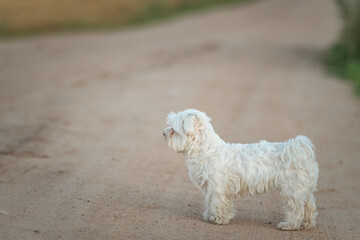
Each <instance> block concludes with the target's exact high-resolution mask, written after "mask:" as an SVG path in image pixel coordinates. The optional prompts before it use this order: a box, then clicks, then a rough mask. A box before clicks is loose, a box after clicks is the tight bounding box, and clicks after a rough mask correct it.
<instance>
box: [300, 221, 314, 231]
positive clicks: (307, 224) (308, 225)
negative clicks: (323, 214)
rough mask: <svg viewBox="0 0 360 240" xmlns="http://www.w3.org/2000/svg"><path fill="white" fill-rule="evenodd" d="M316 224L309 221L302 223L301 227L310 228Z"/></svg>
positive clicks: (303, 228)
mask: <svg viewBox="0 0 360 240" xmlns="http://www.w3.org/2000/svg"><path fill="white" fill-rule="evenodd" d="M314 227H315V226H314V225H312V224H311V223H308V222H304V223H303V224H301V227H300V229H301V230H310V229H312V228H314Z"/></svg>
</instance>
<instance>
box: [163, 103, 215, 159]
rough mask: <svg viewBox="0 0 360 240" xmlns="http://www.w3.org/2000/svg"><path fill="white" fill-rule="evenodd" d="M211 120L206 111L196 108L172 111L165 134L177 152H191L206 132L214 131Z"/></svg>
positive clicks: (171, 146)
mask: <svg viewBox="0 0 360 240" xmlns="http://www.w3.org/2000/svg"><path fill="white" fill-rule="evenodd" d="M210 120H211V119H210V118H209V117H208V116H206V114H205V113H203V112H200V111H198V110H195V109H188V110H185V111H183V112H179V113H174V112H171V113H170V114H169V115H168V117H167V124H168V125H169V127H167V128H165V129H164V131H163V135H164V137H165V139H166V140H167V141H168V145H169V147H170V148H172V149H174V150H175V151H176V152H189V151H190V150H194V149H196V148H198V147H199V145H201V143H202V138H203V137H204V136H205V135H206V133H208V132H209V131H213V129H212V126H211V124H210Z"/></svg>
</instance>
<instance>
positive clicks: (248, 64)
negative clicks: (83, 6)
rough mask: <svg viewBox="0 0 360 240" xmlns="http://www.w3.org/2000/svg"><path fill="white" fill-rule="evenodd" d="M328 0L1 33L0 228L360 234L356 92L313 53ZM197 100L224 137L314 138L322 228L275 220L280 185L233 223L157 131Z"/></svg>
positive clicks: (79, 235) (326, 22)
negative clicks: (221, 218)
mask: <svg viewBox="0 0 360 240" xmlns="http://www.w3.org/2000/svg"><path fill="white" fill-rule="evenodd" d="M339 30H340V20H339V18H338V15H337V12H336V8H335V6H334V4H333V1H330V0H302V1H298V0H267V1H257V2H256V3H252V4H246V5H236V6H231V7H225V8H221V9H217V10H211V11H207V12H201V13H197V14H196V15H188V16H183V17H181V18H177V19H173V20H170V21H168V22H166V23H161V24H160V23H159V24H155V25H151V26H144V27H141V28H133V29H130V30H124V31H119V32H111V33H110V32H107V33H82V34H65V35H64V34H60V35H47V36H41V37H34V38H28V39H25V40H12V41H10V40H7V41H2V42H1V43H0V84H1V85H0V86H1V87H0V239H4V240H7V239H359V238H360V226H359V223H360V211H359V208H360V201H359V199H360V187H359V182H360V177H359V176H360V162H359V160H360V159H359V155H360V102H359V100H358V99H357V98H356V96H355V95H354V94H353V92H352V89H351V87H350V86H348V85H346V84H345V83H343V82H341V81H338V80H337V79H334V78H332V77H331V76H329V75H328V74H326V72H325V71H324V69H323V67H322V65H321V64H320V62H319V57H320V56H321V53H322V51H323V50H324V49H325V48H326V47H327V46H329V44H331V42H332V41H334V40H335V39H336V37H337V35H338V33H339ZM189 107H191V108H198V109H200V110H203V111H205V112H206V113H207V114H208V115H209V116H210V117H212V123H213V125H214V128H215V130H216V131H217V132H218V134H219V135H220V136H222V137H223V138H224V139H225V140H226V141H229V142H242V143H248V142H257V141H259V140H261V139H266V140H268V141H283V140H285V139H287V138H290V137H294V136H296V135H297V134H305V135H307V136H309V137H310V138H311V139H313V142H314V144H315V145H316V149H317V160H318V162H319V166H320V178H319V186H318V192H317V193H316V198H317V206H318V210H319V215H318V226H317V227H316V228H315V229H313V230H310V231H293V232H284V231H279V230H277V229H276V224H277V223H278V222H279V221H281V220H282V218H283V217H284V215H283V212H282V209H281V204H280V201H279V200H280V198H279V193H278V192H277V191H273V192H270V193H267V194H264V195H260V196H254V197H248V198H245V199H241V200H239V201H238V202H237V203H236V206H237V214H236V217H235V218H234V219H233V220H232V221H231V222H230V224H229V225H224V226H218V225H213V224H210V223H207V222H205V221H203V220H202V218H201V213H202V211H203V205H202V202H203V198H202V196H201V194H200V193H199V192H198V190H197V189H195V187H194V186H193V185H192V183H191V182H190V180H189V178H188V175H187V169H186V166H185V162H184V159H183V158H182V156H181V155H179V154H176V153H175V152H173V151H172V150H171V149H169V148H168V147H167V144H166V142H165V141H164V140H163V137H162V130H163V128H164V127H165V126H166V124H165V119H166V116H167V114H168V113H169V112H170V111H171V110H174V111H178V110H183V109H186V108H189Z"/></svg>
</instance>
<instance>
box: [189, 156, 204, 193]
mask: <svg viewBox="0 0 360 240" xmlns="http://www.w3.org/2000/svg"><path fill="white" fill-rule="evenodd" d="M186 165H187V167H188V170H189V177H190V179H191V181H192V182H193V184H194V185H195V186H196V187H197V188H199V189H200V190H202V191H205V190H206V187H207V172H206V167H205V166H206V163H204V162H198V161H196V160H194V159H187V160H186Z"/></svg>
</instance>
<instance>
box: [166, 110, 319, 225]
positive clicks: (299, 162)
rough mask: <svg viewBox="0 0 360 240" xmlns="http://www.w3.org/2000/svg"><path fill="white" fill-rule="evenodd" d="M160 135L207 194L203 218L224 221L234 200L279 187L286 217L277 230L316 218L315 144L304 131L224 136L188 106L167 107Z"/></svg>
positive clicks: (314, 222)
mask: <svg viewBox="0 0 360 240" xmlns="http://www.w3.org/2000/svg"><path fill="white" fill-rule="evenodd" d="M167 123H168V125H169V127H167V128H165V130H164V132H163V135H164V136H165V138H166V140H167V141H168V144H169V147H171V148H173V149H174V150H175V151H176V152H180V153H183V155H184V156H185V158H186V165H187V167H188V169H189V176H190V179H191V181H192V182H193V183H194V185H195V186H196V187H197V188H198V189H199V190H200V191H201V192H202V193H203V195H204V196H205V207H206V209H205V212H204V213H203V217H204V219H205V220H206V221H210V222H213V223H216V224H227V223H229V221H230V219H231V218H233V217H234V215H235V214H234V209H233V203H232V200H233V199H235V198H237V197H241V196H246V195H254V194H259V193H264V192H266V191H267V190H268V189H270V188H273V187H275V188H278V189H280V196H281V199H282V202H283V208H284V212H285V221H284V222H280V223H279V224H278V225H277V227H278V228H279V229H281V230H299V229H311V228H313V227H314V226H315V224H316V215H317V212H316V206H315V197H314V194H313V192H314V191H316V185H317V180H318V174H319V168H318V164H317V162H316V161H315V153H314V146H313V145H312V143H311V141H310V140H309V139H308V138H307V137H305V136H297V137H296V138H294V139H290V140H288V141H287V142H279V143H270V142H266V141H260V142H259V143H253V144H232V143H226V142H224V141H223V140H222V139H221V138H220V137H219V136H218V135H217V134H216V133H215V131H214V129H213V127H212V125H211V124H210V118H209V117H208V116H206V114H205V113H203V112H200V111H198V110H194V109H188V110H185V111H183V112H179V113H177V114H176V113H173V112H172V113H170V114H169V115H168V118H167Z"/></svg>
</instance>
